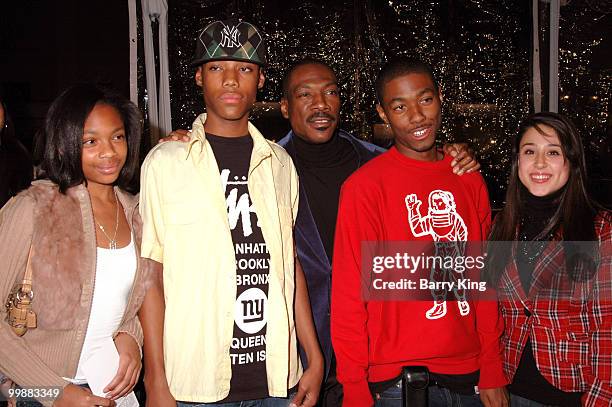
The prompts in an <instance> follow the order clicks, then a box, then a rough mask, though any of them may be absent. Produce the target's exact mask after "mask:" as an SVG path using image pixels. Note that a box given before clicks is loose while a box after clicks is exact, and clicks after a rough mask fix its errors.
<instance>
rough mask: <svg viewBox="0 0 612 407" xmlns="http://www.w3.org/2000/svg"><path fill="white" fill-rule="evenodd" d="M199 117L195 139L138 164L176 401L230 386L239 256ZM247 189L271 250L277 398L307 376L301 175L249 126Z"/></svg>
mask: <svg viewBox="0 0 612 407" xmlns="http://www.w3.org/2000/svg"><path fill="white" fill-rule="evenodd" d="M205 121H206V115H205V114H202V115H200V116H199V117H198V118H197V119H196V120H195V122H194V123H193V128H192V132H191V140H190V141H189V142H188V143H185V142H175V141H171V142H165V143H162V144H159V145H157V146H156V147H155V148H153V149H152V150H151V151H150V152H149V154H148V156H147V158H146V159H145V161H144V164H143V166H142V176H141V194H140V210H141V213H142V219H143V223H144V225H143V236H142V256H144V257H147V258H151V259H153V260H155V261H158V262H160V263H163V266H164V274H163V275H164V295H165V300H166V314H165V322H164V353H165V355H164V356H165V368H166V375H167V378H168V384H169V385H170V391H171V392H172V395H173V396H174V398H175V399H177V400H181V401H191V402H205V403H206V402H214V401H219V400H222V399H224V398H225V397H226V396H227V395H228V393H229V390H230V379H231V375H232V368H231V361H230V353H229V351H230V343H231V340H232V336H233V327H234V317H233V316H234V313H233V307H234V302H235V300H236V259H235V254H234V245H233V242H232V236H231V232H230V227H229V222H228V216H227V207H226V200H225V193H224V191H223V186H222V181H221V176H220V173H219V168H218V166H217V161H216V160H215V156H214V154H213V151H212V149H211V146H210V144H209V143H208V142H207V141H206V136H205V133H204V122H205ZM249 133H250V135H251V137H252V138H253V152H252V154H251V161H250V166H249V176H248V188H249V195H250V197H251V200H252V202H253V204H254V205H255V208H257V217H258V219H259V223H260V225H261V230H262V233H263V237H264V239H265V241H266V244H267V247H268V251H269V253H270V279H269V288H268V311H267V312H268V322H267V331H266V369H267V374H268V378H267V379H268V390H269V393H270V396H272V397H284V396H286V395H287V389H289V388H292V387H293V386H295V385H296V384H297V382H298V380H299V377H300V376H301V373H302V368H301V366H300V362H299V358H298V353H297V341H296V332H295V323H294V316H293V298H294V291H295V279H294V246H293V224H294V221H295V218H296V215H297V208H298V196H299V191H298V177H297V173H296V170H295V166H294V165H293V162H292V161H291V158H290V157H289V155H288V154H287V153H286V152H285V150H284V149H283V148H282V147H279V146H278V145H276V144H275V143H272V142H270V141H268V140H266V139H265V138H264V137H263V136H262V135H261V133H260V132H259V131H258V130H257V129H256V128H255V126H253V125H252V124H251V123H249Z"/></svg>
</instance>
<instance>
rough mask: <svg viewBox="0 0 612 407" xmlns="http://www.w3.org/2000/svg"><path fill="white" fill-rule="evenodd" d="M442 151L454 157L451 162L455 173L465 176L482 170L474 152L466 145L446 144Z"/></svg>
mask: <svg viewBox="0 0 612 407" xmlns="http://www.w3.org/2000/svg"><path fill="white" fill-rule="evenodd" d="M442 149H443V150H444V154H449V155H450V156H451V157H453V161H452V162H451V166H452V167H453V173H455V174H457V175H463V174H469V173H470V172H474V171H478V170H479V169H480V163H479V162H478V161H477V160H476V155H475V154H474V150H472V149H471V148H470V147H469V146H468V145H467V144H466V143H453V144H444V147H442Z"/></svg>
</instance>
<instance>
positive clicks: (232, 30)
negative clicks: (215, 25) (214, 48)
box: [219, 25, 242, 48]
mask: <svg viewBox="0 0 612 407" xmlns="http://www.w3.org/2000/svg"><path fill="white" fill-rule="evenodd" d="M239 38H240V31H238V27H236V26H235V25H233V26H231V27H230V26H225V27H223V30H221V42H220V44H219V46H221V47H228V48H238V47H241V46H242V44H241V43H240V40H239Z"/></svg>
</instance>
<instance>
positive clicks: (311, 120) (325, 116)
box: [306, 112, 336, 123]
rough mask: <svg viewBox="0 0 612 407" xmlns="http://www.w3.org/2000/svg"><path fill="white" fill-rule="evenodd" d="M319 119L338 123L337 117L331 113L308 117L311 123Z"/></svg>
mask: <svg viewBox="0 0 612 407" xmlns="http://www.w3.org/2000/svg"><path fill="white" fill-rule="evenodd" d="M317 119H328V120H331V121H334V122H335V121H336V117H335V116H332V115H331V114H329V113H325V112H316V113H314V114H312V115H310V116H308V119H306V120H307V121H308V122H309V123H311V122H314V121H315V120H317Z"/></svg>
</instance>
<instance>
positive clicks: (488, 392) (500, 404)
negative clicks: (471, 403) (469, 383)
mask: <svg viewBox="0 0 612 407" xmlns="http://www.w3.org/2000/svg"><path fill="white" fill-rule="evenodd" d="M480 401H482V404H484V407H508V406H509V405H510V403H509V401H508V390H506V387H496V388H494V389H480Z"/></svg>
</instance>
